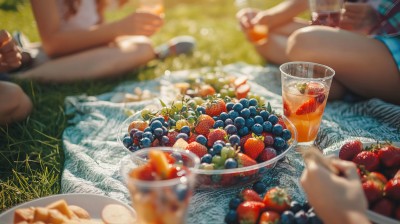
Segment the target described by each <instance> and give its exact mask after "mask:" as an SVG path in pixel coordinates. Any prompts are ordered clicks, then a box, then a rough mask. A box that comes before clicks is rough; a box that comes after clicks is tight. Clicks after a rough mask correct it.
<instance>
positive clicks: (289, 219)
mask: <svg viewBox="0 0 400 224" xmlns="http://www.w3.org/2000/svg"><path fill="white" fill-rule="evenodd" d="M280 224H296V220H295V218H294V214H293V212H291V211H284V212H283V213H282V215H281V219H280Z"/></svg>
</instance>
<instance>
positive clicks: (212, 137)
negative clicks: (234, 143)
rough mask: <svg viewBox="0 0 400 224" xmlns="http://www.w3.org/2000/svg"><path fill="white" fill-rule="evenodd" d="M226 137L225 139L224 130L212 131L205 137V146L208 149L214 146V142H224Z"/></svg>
mask: <svg viewBox="0 0 400 224" xmlns="http://www.w3.org/2000/svg"><path fill="white" fill-rule="evenodd" d="M226 137H227V134H226V131H225V130H224V129H222V128H217V129H213V130H211V131H210V133H208V135H207V145H208V146H209V147H212V146H213V145H214V142H216V141H218V140H222V141H224V142H225V139H226Z"/></svg>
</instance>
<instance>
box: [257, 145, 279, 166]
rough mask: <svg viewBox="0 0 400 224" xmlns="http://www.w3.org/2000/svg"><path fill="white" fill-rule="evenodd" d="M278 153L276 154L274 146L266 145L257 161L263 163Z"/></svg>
mask: <svg viewBox="0 0 400 224" xmlns="http://www.w3.org/2000/svg"><path fill="white" fill-rule="evenodd" d="M276 155H277V154H276V150H275V149H274V148H272V147H265V148H264V149H263V150H262V151H261V153H260V155H259V156H258V157H257V161H258V162H260V163H262V162H265V161H268V160H270V159H273V158H275V157H276Z"/></svg>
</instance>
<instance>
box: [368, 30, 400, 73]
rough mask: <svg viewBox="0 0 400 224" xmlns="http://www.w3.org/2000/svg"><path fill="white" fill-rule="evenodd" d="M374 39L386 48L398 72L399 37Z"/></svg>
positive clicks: (377, 37)
mask: <svg viewBox="0 0 400 224" xmlns="http://www.w3.org/2000/svg"><path fill="white" fill-rule="evenodd" d="M374 38H375V39H377V40H379V41H381V42H383V43H384V44H385V45H386V47H387V48H388V49H389V51H390V53H391V54H392V57H393V60H394V61H395V62H396V64H397V69H398V70H399V71H400V36H398V37H384V36H375V37H374ZM399 74H400V73H399Z"/></svg>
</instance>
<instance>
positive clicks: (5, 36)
mask: <svg viewBox="0 0 400 224" xmlns="http://www.w3.org/2000/svg"><path fill="white" fill-rule="evenodd" d="M10 40H11V35H10V34H9V33H8V32H7V31H5V30H0V47H1V46H2V45H3V44H5V43H7V42H9V41H10Z"/></svg>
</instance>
